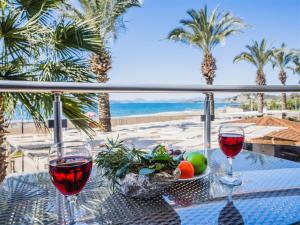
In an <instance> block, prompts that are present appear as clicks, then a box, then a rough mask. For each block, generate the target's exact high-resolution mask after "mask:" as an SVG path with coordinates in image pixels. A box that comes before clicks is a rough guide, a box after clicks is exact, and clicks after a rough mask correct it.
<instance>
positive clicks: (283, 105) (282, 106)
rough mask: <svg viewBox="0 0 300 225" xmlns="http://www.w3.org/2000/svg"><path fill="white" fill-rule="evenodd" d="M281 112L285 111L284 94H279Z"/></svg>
mask: <svg viewBox="0 0 300 225" xmlns="http://www.w3.org/2000/svg"><path fill="white" fill-rule="evenodd" d="M280 102H281V110H286V93H281V98H280Z"/></svg>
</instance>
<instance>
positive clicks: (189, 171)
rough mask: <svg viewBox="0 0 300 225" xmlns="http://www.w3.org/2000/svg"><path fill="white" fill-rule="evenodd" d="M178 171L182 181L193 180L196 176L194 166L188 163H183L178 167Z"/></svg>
mask: <svg viewBox="0 0 300 225" xmlns="http://www.w3.org/2000/svg"><path fill="white" fill-rule="evenodd" d="M178 169H179V171H180V178H181V179H187V178H192V177H193V176H194V167H193V164H192V163H190V162H188V161H185V160H183V161H181V162H180V163H179V165H178Z"/></svg>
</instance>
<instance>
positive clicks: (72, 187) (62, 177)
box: [49, 141, 93, 224]
mask: <svg viewBox="0 0 300 225" xmlns="http://www.w3.org/2000/svg"><path fill="white" fill-rule="evenodd" d="M92 166H93V163H92V155H91V145H90V144H89V143H87V142H82V141H70V142H61V143H57V144H55V145H53V146H52V147H51V149H50V152H49V174H50V179H51V181H52V183H53V184H54V186H55V187H56V188H57V189H58V190H59V191H60V192H61V193H62V194H63V195H64V196H65V197H66V200H67V201H66V202H67V204H66V205H67V211H68V214H69V222H70V223H69V224H75V221H76V217H75V215H76V214H75V210H76V199H77V195H78V194H79V193H80V191H81V190H82V189H83V188H84V186H85V185H86V183H87V181H88V179H89V177H90V174H91V171H92Z"/></svg>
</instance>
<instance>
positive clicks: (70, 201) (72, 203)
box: [67, 195, 77, 224]
mask: <svg viewBox="0 0 300 225" xmlns="http://www.w3.org/2000/svg"><path fill="white" fill-rule="evenodd" d="M76 200H77V196H76V195H71V196H67V205H68V212H69V219H70V224H75V207H76Z"/></svg>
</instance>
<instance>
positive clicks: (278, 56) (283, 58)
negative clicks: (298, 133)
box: [272, 43, 294, 110]
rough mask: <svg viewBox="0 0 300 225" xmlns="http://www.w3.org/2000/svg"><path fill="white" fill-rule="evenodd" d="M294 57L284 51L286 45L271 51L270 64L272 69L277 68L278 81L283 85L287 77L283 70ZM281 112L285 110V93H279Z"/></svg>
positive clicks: (291, 53) (289, 52)
mask: <svg viewBox="0 0 300 225" xmlns="http://www.w3.org/2000/svg"><path fill="white" fill-rule="evenodd" d="M293 57H294V54H293V52H291V51H288V50H287V49H286V45H285V44H284V43H282V44H281V47H280V48H277V49H274V51H273V59H272V64H273V68H274V67H278V68H279V70H280V71H279V75H278V79H279V80H280V82H281V83H282V84H283V85H285V82H286V79H287V75H286V71H285V69H286V68H288V65H289V63H290V62H291V61H292V59H293ZM281 110H286V93H281Z"/></svg>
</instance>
